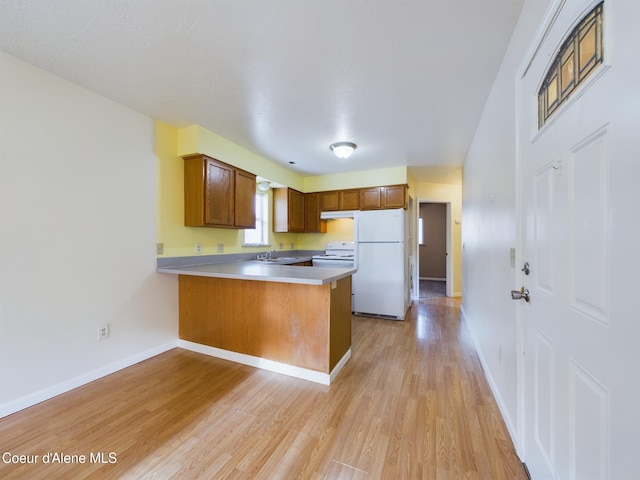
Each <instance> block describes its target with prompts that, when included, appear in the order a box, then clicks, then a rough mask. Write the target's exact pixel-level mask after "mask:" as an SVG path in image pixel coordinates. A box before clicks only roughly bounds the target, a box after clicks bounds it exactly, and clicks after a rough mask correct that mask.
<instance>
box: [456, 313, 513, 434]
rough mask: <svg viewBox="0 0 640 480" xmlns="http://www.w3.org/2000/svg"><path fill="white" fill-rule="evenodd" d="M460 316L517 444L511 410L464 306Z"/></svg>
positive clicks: (508, 429) (503, 417)
mask: <svg viewBox="0 0 640 480" xmlns="http://www.w3.org/2000/svg"><path fill="white" fill-rule="evenodd" d="M460 318H461V319H462V321H463V322H464V323H465V326H466V327H467V331H468V332H469V335H470V336H471V341H472V342H473V346H474V348H475V349H476V353H477V354H478V358H479V359H480V364H481V365H482V370H483V371H484V374H485V377H487V382H488V383H489V388H490V389H491V392H492V393H493V397H494V398H495V399H496V403H497V404H498V409H499V410H500V414H501V415H502V419H503V420H504V423H505V425H506V426H507V431H508V432H509V435H510V436H511V441H512V442H513V444H514V446H517V445H518V435H517V430H516V429H515V427H514V426H513V422H512V421H511V417H510V416H509V411H508V410H507V408H506V406H505V404H504V401H503V400H502V395H500V390H498V387H497V386H496V382H495V381H494V380H493V376H492V375H491V370H490V369H489V366H488V365H487V362H486V360H485V358H484V355H483V354H482V350H481V349H480V345H479V344H478V342H477V340H476V337H475V336H474V335H473V330H472V329H471V328H470V327H469V321H468V319H467V314H466V312H465V310H464V307H463V306H460Z"/></svg>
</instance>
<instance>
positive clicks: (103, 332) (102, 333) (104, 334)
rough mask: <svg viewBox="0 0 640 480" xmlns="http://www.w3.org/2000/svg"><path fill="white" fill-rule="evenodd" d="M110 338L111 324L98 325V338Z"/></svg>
mask: <svg viewBox="0 0 640 480" xmlns="http://www.w3.org/2000/svg"><path fill="white" fill-rule="evenodd" d="M107 338H109V324H108V323H107V324H106V325H101V326H99V327H98V340H106V339H107Z"/></svg>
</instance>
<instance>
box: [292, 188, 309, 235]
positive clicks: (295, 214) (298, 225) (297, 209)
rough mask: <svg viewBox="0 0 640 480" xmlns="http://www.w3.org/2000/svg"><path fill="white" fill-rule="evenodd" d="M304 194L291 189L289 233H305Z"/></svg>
mask: <svg viewBox="0 0 640 480" xmlns="http://www.w3.org/2000/svg"><path fill="white" fill-rule="evenodd" d="M304 217H305V212H304V193H302V192H298V191H297V190H293V189H291V188H290V189H289V231H290V232H304Z"/></svg>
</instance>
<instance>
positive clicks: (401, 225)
mask: <svg viewBox="0 0 640 480" xmlns="http://www.w3.org/2000/svg"><path fill="white" fill-rule="evenodd" d="M405 216H406V212H405V210H404V209H402V208H400V209H394V210H365V211H362V212H360V214H359V215H358V220H357V223H356V236H355V238H356V242H357V245H356V252H357V262H356V265H357V267H358V272H357V273H356V274H355V275H354V276H353V291H354V299H353V302H354V313H355V314H356V315H367V316H379V317H383V318H390V319H394V320H404V317H405V314H406V312H407V309H408V308H409V306H410V302H411V299H410V294H409V277H408V268H407V263H408V259H407V251H406V245H407V242H406V236H407V230H406V227H407V223H406V220H405Z"/></svg>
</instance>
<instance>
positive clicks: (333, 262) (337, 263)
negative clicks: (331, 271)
mask: <svg viewBox="0 0 640 480" xmlns="http://www.w3.org/2000/svg"><path fill="white" fill-rule="evenodd" d="M312 262H313V266H314V267H334V268H353V259H352V258H349V259H346V258H345V259H344V260H343V259H339V258H313V259H312Z"/></svg>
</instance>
